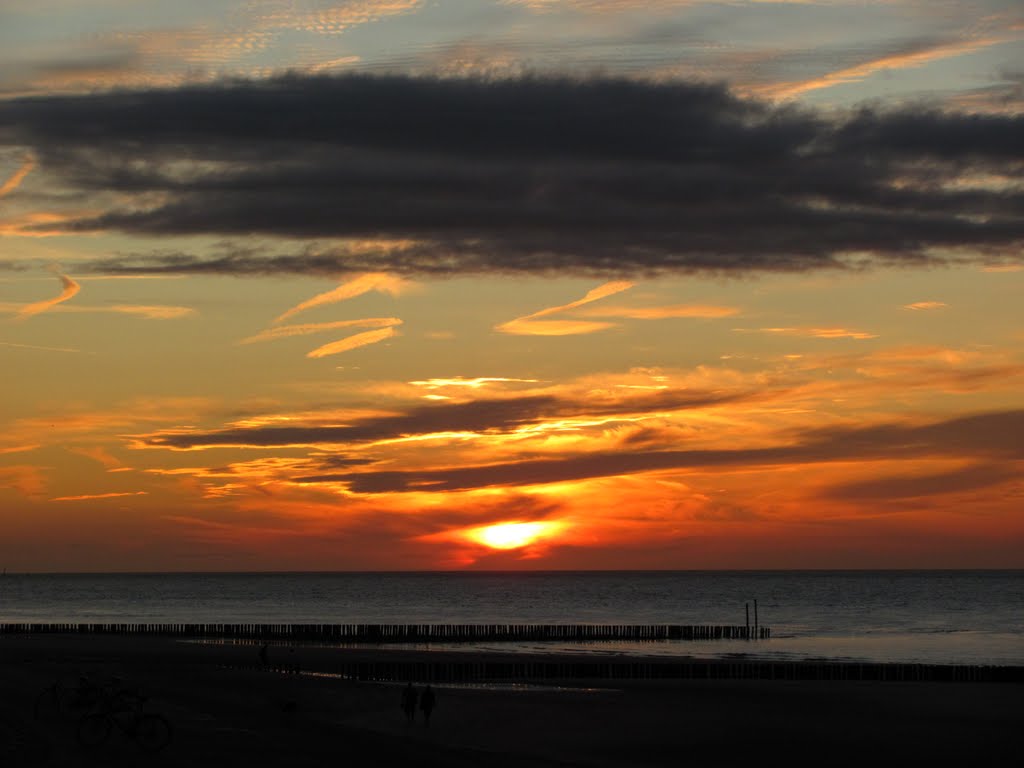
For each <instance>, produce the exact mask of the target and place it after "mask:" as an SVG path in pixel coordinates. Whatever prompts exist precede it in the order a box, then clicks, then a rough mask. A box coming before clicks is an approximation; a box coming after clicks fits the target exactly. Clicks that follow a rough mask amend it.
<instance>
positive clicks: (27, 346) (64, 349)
mask: <svg viewBox="0 0 1024 768" xmlns="http://www.w3.org/2000/svg"><path fill="white" fill-rule="evenodd" d="M0 347H14V348H15V349H38V350H39V351H41V352H74V353H76V354H81V352H82V350H80V349H72V348H71V347H44V346H40V345H38V344H15V343H14V342H12V341H0Z"/></svg>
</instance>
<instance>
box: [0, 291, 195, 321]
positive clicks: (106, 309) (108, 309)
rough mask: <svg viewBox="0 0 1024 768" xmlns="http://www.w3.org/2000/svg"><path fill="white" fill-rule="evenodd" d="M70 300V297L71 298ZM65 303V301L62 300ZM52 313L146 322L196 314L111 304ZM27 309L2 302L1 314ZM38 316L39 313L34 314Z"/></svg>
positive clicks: (68, 307) (59, 309) (65, 308)
mask: <svg viewBox="0 0 1024 768" xmlns="http://www.w3.org/2000/svg"><path fill="white" fill-rule="evenodd" d="M69 298H70V297H69ZM62 301H63V299H62ZM50 308H51V311H53V312H60V313H71V314H105V315H134V316H136V317H141V318H143V319H145V320H178V319H180V318H182V317H189V316H190V315H194V314H196V310H195V309H193V308H192V307H176V306H172V305H167V304H111V305H110V306H88V305H85V306H83V305H79V304H74V305H66V304H61V306H56V305H50ZM24 310H25V307H24V305H22V304H14V303H12V302H0V313H2V312H12V313H14V314H16V315H19V316H20V315H21V313H22V312H24ZM33 314H38V313H33Z"/></svg>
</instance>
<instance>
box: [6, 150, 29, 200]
mask: <svg viewBox="0 0 1024 768" xmlns="http://www.w3.org/2000/svg"><path fill="white" fill-rule="evenodd" d="M35 167H36V161H35V158H33V157H32V155H25V159H24V160H23V161H22V163H21V167H20V168H19V169H18V170H16V171H15V172H14V173H13V174H12V175H11V178H9V179H8V180H7V181H5V182H4V183H3V186H0V197H5V196H6V195H9V194H11V192H13V191H14V190H16V189H17V188H18V187H19V186H21V182H22V181H24V180H25V177H26V176H28V175H29V174H30V173H32V169H33V168H35Z"/></svg>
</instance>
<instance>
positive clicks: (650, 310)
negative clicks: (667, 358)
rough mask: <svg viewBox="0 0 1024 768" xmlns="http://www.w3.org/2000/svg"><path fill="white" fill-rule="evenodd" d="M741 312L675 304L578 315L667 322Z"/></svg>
mask: <svg viewBox="0 0 1024 768" xmlns="http://www.w3.org/2000/svg"><path fill="white" fill-rule="evenodd" d="M739 313H740V311H739V310H738V309H737V308H736V307H722V306H715V305H710V304H674V305H672V306H664V307H622V306H614V307H607V306H603V307H591V308H589V309H584V310H582V311H581V312H579V313H578V314H580V315H582V316H584V317H621V318H625V319H628V320H665V319H669V318H675V317H694V318H718V317H735V316H736V315H738V314H739Z"/></svg>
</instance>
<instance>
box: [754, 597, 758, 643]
mask: <svg viewBox="0 0 1024 768" xmlns="http://www.w3.org/2000/svg"><path fill="white" fill-rule="evenodd" d="M757 626H758V624H757V598H754V634H757Z"/></svg>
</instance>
